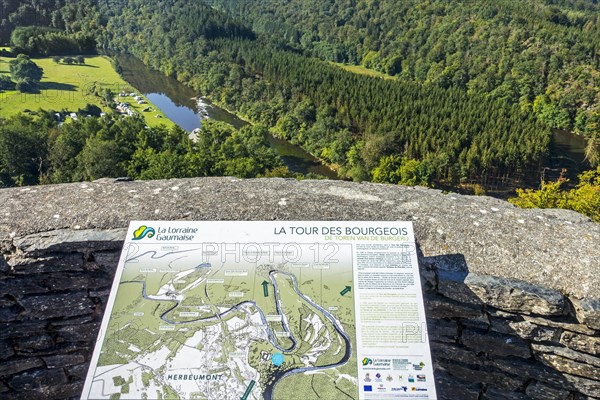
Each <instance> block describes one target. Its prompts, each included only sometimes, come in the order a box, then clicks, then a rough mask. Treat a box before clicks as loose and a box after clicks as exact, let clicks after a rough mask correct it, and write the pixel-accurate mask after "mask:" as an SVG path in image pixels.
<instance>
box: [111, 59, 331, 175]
mask: <svg viewBox="0 0 600 400" xmlns="http://www.w3.org/2000/svg"><path fill="white" fill-rule="evenodd" d="M112 57H113V58H114V59H115V61H116V62H117V64H118V65H119V68H120V73H121V76H122V77H123V79H125V81H126V82H127V83H129V84H130V85H131V86H133V87H134V88H135V89H136V90H137V91H139V92H141V93H142V94H144V96H146V97H147V98H148V100H150V101H151V102H152V103H153V104H154V105H155V106H156V107H158V108H159V109H160V110H161V111H162V112H163V113H164V114H165V115H166V116H167V118H169V119H170V120H171V121H173V122H174V123H176V124H177V125H179V126H180V127H181V128H182V129H185V130H186V131H188V132H191V131H192V130H194V129H196V128H200V127H201V126H202V120H203V119H205V118H210V119H214V120H216V121H222V122H226V123H228V124H230V125H233V126H234V127H235V128H238V129H239V128H241V127H243V126H245V125H248V122H246V121H244V120H242V119H240V118H238V117H237V116H236V115H235V114H232V113H230V112H228V111H227V110H224V109H222V108H220V107H218V106H216V105H214V104H212V103H211V102H210V101H209V100H208V99H204V98H202V103H203V107H202V108H203V109H201V110H199V109H198V104H197V102H196V100H195V99H196V98H197V96H198V93H196V92H195V91H194V90H192V89H190V88H189V87H187V86H184V85H183V84H181V83H180V82H179V81H177V80H176V79H173V78H170V77H168V76H166V75H164V74H163V73H162V72H160V71H156V70H152V69H150V68H148V66H146V65H145V64H144V63H143V62H141V61H140V60H139V59H137V58H135V57H134V56H131V55H126V54H116V55H112ZM267 140H268V142H269V146H271V148H272V149H273V150H275V152H276V153H277V154H278V155H279V156H280V157H281V159H282V160H283V162H284V163H285V165H286V166H287V167H288V169H289V170H290V171H291V172H299V173H302V174H308V173H313V174H317V175H322V176H325V177H327V178H328V179H339V178H338V176H337V174H336V172H335V171H333V170H331V169H330V168H328V167H327V166H325V165H323V164H322V163H321V162H320V161H319V160H318V159H317V158H316V157H313V156H312V155H311V154H309V153H307V152H306V151H305V150H304V149H302V148H301V147H300V146H296V145H293V144H291V143H290V142H288V141H286V140H282V139H278V138H275V137H273V136H271V135H268V136H267Z"/></svg>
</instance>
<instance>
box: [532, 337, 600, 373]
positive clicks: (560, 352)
mask: <svg viewBox="0 0 600 400" xmlns="http://www.w3.org/2000/svg"><path fill="white" fill-rule="evenodd" d="M531 347H532V348H533V351H534V353H535V354H539V353H548V354H555V355H557V356H561V357H564V358H568V359H571V360H575V361H579V362H582V363H585V364H590V365H594V366H596V367H599V370H600V358H598V357H594V356H591V355H589V354H585V353H580V352H578V351H575V350H571V349H569V348H567V347H562V346H545V345H540V344H536V343H534V344H532V346H531Z"/></svg>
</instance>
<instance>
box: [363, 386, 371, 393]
mask: <svg viewBox="0 0 600 400" xmlns="http://www.w3.org/2000/svg"><path fill="white" fill-rule="evenodd" d="M364 390H365V392H372V391H373V386H371V385H365V386H364Z"/></svg>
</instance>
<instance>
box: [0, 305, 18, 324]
mask: <svg viewBox="0 0 600 400" xmlns="http://www.w3.org/2000/svg"><path fill="white" fill-rule="evenodd" d="M20 316H21V310H20V309H19V307H18V306H16V305H15V306H8V307H0V322H10V321H16V320H18V319H19V317H20Z"/></svg>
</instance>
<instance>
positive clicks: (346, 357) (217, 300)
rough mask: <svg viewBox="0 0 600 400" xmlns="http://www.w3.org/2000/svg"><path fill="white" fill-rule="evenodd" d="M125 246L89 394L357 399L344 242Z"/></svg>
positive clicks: (348, 260) (348, 250) (351, 301)
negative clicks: (214, 245)
mask: <svg viewBox="0 0 600 400" xmlns="http://www.w3.org/2000/svg"><path fill="white" fill-rule="evenodd" d="M157 247H160V246H157V245H156V244H143V243H136V244H128V248H127V250H126V252H125V253H124V254H125V256H124V260H122V262H124V264H123V265H122V267H123V273H122V275H121V278H120V281H119V285H118V291H117V295H116V300H115V303H114V306H113V309H112V315H111V318H110V321H109V325H108V329H107V332H106V336H105V339H104V343H103V344H102V350H101V354H100V358H99V361H98V365H97V367H96V370H95V371H94V378H93V382H92V385H91V390H90V393H89V394H88V396H89V397H91V398H122V399H125V398H136V399H139V398H142V399H155V398H156V399H177V398H181V399H207V400H208V399H219V400H222V399H236V400H238V399H244V400H245V399H263V398H264V399H267V400H271V399H273V400H293V399H303V400H304V399H313V398H314V399H317V398H319V399H358V386H357V385H358V381H357V362H356V340H355V320H354V315H355V314H354V298H353V290H352V288H353V279H352V276H353V274H352V247H351V245H349V244H348V245H345V244H344V245H331V244H329V245H324V244H319V245H318V244H313V245H309V244H295V245H294V246H288V248H285V249H281V248H279V249H277V248H274V247H273V245H272V244H256V243H253V244H239V243H237V244H222V245H221V247H219V248H216V247H211V248H204V247H202V246H199V245H177V246H172V245H169V246H163V247H162V248H161V250H160V251H156V249H157Z"/></svg>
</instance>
